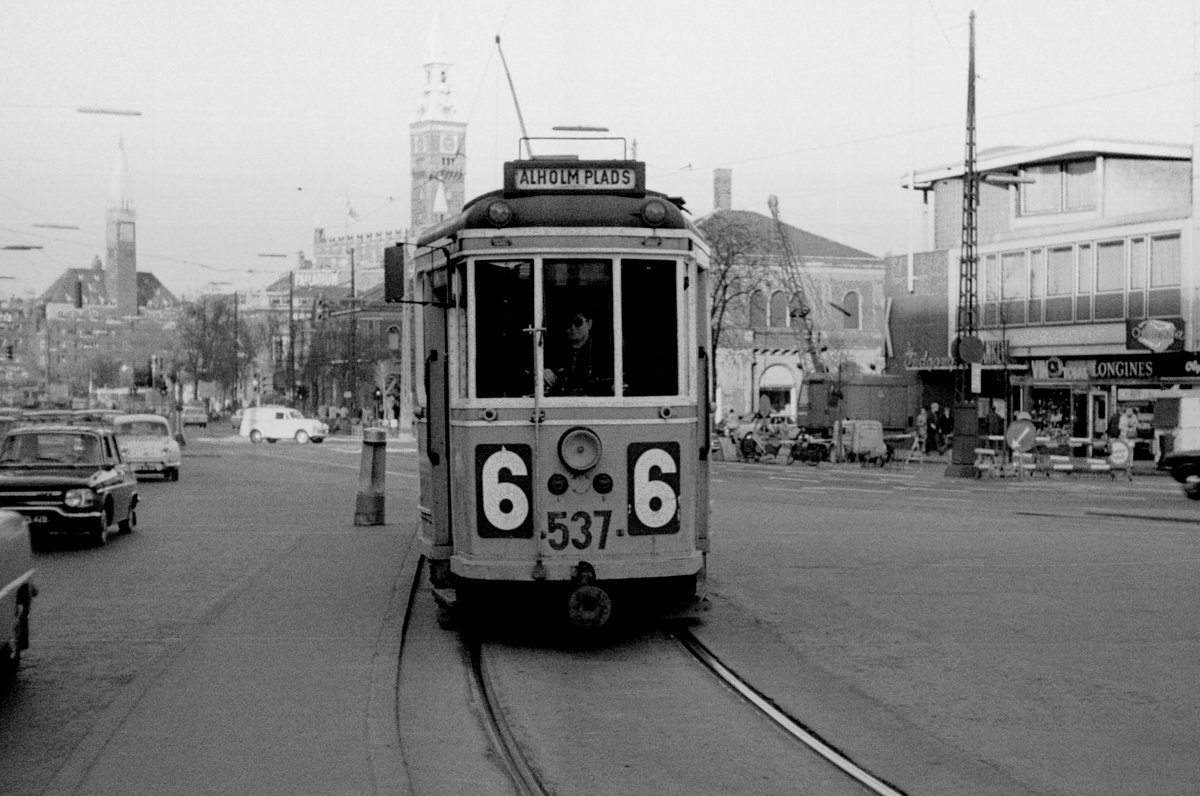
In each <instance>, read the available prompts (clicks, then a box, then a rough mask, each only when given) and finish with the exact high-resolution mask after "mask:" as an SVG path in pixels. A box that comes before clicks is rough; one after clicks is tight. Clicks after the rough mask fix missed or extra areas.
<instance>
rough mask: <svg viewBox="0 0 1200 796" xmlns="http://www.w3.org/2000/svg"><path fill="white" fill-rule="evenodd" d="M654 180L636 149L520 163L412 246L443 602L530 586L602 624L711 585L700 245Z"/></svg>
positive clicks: (433, 553) (427, 477) (428, 520)
mask: <svg viewBox="0 0 1200 796" xmlns="http://www.w3.org/2000/svg"><path fill="white" fill-rule="evenodd" d="M645 181H646V172H645V164H644V163H642V162H638V161H634V160H627V159H622V160H611V161H608V160H580V159H572V158H555V159H528V160H517V161H512V162H509V163H506V164H505V167H504V187H503V189H502V190H497V191H493V192H491V193H487V194H484V195H482V196H479V197H477V198H475V199H474V200H472V201H470V202H468V203H467V204H466V206H465V207H464V208H463V210H462V212H461V213H459V214H457V215H455V216H453V217H451V218H448V219H446V220H445V221H444V222H442V223H440V224H438V225H437V226H435V227H434V228H431V229H430V230H429V231H428V232H427V233H426V234H424V235H423V236H422V237H421V238H420V239H419V240H418V241H417V248H416V255H415V256H414V258H413V259H414V262H413V281H412V283H411V284H412V290H413V292H414V293H415V295H414V296H412V297H411V298H412V299H413V300H414V301H413V303H414V304H416V305H417V306H418V307H419V308H420V309H419V310H418V315H419V317H420V320H419V321H418V322H416V323H415V324H414V327H415V328H414V332H413V334H412V345H413V347H414V349H413V350H414V359H413V362H414V363H416V364H415V367H414V370H415V371H416V373H415V374H414V378H413V387H414V407H415V412H414V413H415V415H416V418H417V422H416V430H417V441H418V446H419V449H418V456H419V460H420V511H419V514H420V519H419V522H420V540H421V544H422V548H423V552H424V554H425V556H426V559H427V561H428V562H429V565H430V576H431V581H432V586H433V588H434V591H435V596H437V597H439V600H440V601H442V602H448V601H450V600H453V601H454V602H456V603H458V604H459V606H460V607H465V606H464V605H463V604H464V603H465V604H466V605H471V604H473V603H474V602H475V600H482V599H489V601H491V598H490V597H488V595H490V594H492V593H499V592H500V591H501V588H500V587H515V586H520V587H522V588H527V589H529V590H533V591H534V592H535V593H536V595H537V597H536V599H537V601H538V602H539V603H540V604H543V605H549V606H550V607H551V609H552V610H553V611H555V612H558V611H559V609H560V608H561V610H562V611H565V612H566V616H567V617H568V618H569V619H570V621H571V622H572V623H574V624H575V625H576V626H578V627H581V628H588V629H590V628H598V627H600V626H602V625H604V624H606V623H607V622H608V621H609V619H610V618H611V617H612V616H613V615H614V611H615V612H616V613H617V614H618V615H620V614H621V613H622V612H627V614H626V615H633V614H635V613H636V614H641V613H645V612H646V611H648V610H651V606H652V605H662V606H669V605H670V604H671V603H675V602H678V601H683V602H688V601H694V600H696V598H697V597H698V596H699V595H700V593H701V592H702V590H703V586H704V575H705V571H706V559H707V553H708V549H709V530H708V521H709V490H708V482H709V468H708V455H709V450H710V446H711V439H710V434H711V432H710V428H711V423H710V401H709V384H710V372H711V371H710V369H711V362H710V354H709V326H708V318H709V314H708V282H707V266H708V250H707V247H706V245H705V242H704V240H703V238H702V236H701V234H700V233H699V232H698V230H697V229H696V227H695V226H694V225H693V224H692V223H691V221H689V220H688V219H687V217H685V215H684V213H683V210H682V207H683V200H682V199H678V198H672V197H668V196H666V195H664V194H661V193H656V192H653V191H649V190H647V189H646V187H645ZM493 604H494V603H493Z"/></svg>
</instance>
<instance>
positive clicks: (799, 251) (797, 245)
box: [720, 210, 879, 260]
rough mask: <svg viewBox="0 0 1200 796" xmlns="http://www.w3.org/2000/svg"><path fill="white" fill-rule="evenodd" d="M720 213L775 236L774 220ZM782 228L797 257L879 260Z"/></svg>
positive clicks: (749, 213)
mask: <svg viewBox="0 0 1200 796" xmlns="http://www.w3.org/2000/svg"><path fill="white" fill-rule="evenodd" d="M720 212H722V213H726V214H728V215H730V216H732V217H733V218H734V219H736V220H737V221H740V222H741V223H742V224H745V225H746V226H747V227H748V228H750V229H752V230H754V231H755V232H757V233H758V234H761V235H776V234H777V233H776V231H775V220H774V219H772V218H771V217H770V216H766V215H763V214H762V213H755V212H754V211H752V210H722V211H720ZM783 227H784V229H785V230H787V234H788V240H789V242H790V243H791V245H792V252H793V253H795V255H796V256H797V257H812V258H831V259H832V258H853V259H864V258H865V259H870V260H877V259H879V258H878V257H876V256H875V255H874V254H868V253H867V252H864V251H861V250H859V249H855V248H851V247H850V246H846V245H844V244H841V243H838V242H837V241H834V240H830V239H829V238H823V237H821V236H820V235H814V234H813V233H811V232H806V231H805V230H802V229H798V228H796V227H793V226H792V225H791V224H788V223H787V222H784V225H783Z"/></svg>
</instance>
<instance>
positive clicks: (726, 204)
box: [713, 169, 733, 213]
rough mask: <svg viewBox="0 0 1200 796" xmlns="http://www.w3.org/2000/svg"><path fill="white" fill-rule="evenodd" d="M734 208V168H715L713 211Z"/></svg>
mask: <svg viewBox="0 0 1200 796" xmlns="http://www.w3.org/2000/svg"><path fill="white" fill-rule="evenodd" d="M732 209H733V169H713V212H714V213H715V212H717V211H719V210H732Z"/></svg>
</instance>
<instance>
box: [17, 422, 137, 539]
mask: <svg viewBox="0 0 1200 796" xmlns="http://www.w3.org/2000/svg"><path fill="white" fill-rule="evenodd" d="M137 504H138V493H137V479H136V478H135V477H134V474H133V471H132V470H131V469H130V468H129V466H128V465H127V464H126V463H125V462H124V461H123V460H122V459H121V451H120V449H119V448H118V447H117V439H116V437H115V436H114V435H113V433H112V432H111V431H109V430H107V429H102V428H89V427H85V426H49V425H46V426H29V427H25V428H15V429H13V430H11V431H9V433H8V435H7V436H6V437H4V439H3V441H0V509H9V510H11V511H16V512H18V513H20V514H23V515H24V516H25V518H26V519H27V520H29V541H30V544H32V546H33V548H34V549H35V550H40V549H43V548H44V547H45V545H46V541H47V539H48V538H49V536H50V535H52V534H77V535H83V536H85V537H86V538H88V539H89V540H90V541H91V542H92V543H93V544H96V545H102V544H104V543H105V542H107V541H108V529H109V527H110V526H111V525H112V524H113V523H116V525H117V528H118V530H120V532H121V533H129V532H130V531H132V530H133V526H134V525H136V524H137V514H136V512H135V510H136V508H137Z"/></svg>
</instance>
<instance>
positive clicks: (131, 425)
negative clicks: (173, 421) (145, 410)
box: [116, 420, 171, 437]
mask: <svg viewBox="0 0 1200 796" xmlns="http://www.w3.org/2000/svg"><path fill="white" fill-rule="evenodd" d="M116 431H117V433H118V434H124V435H126V436H130V437H169V436H171V433H170V431H169V429H168V428H167V424H166V423H160V422H157V421H154V420H126V421H123V422H121V423H118V424H117V426H116Z"/></svg>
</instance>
